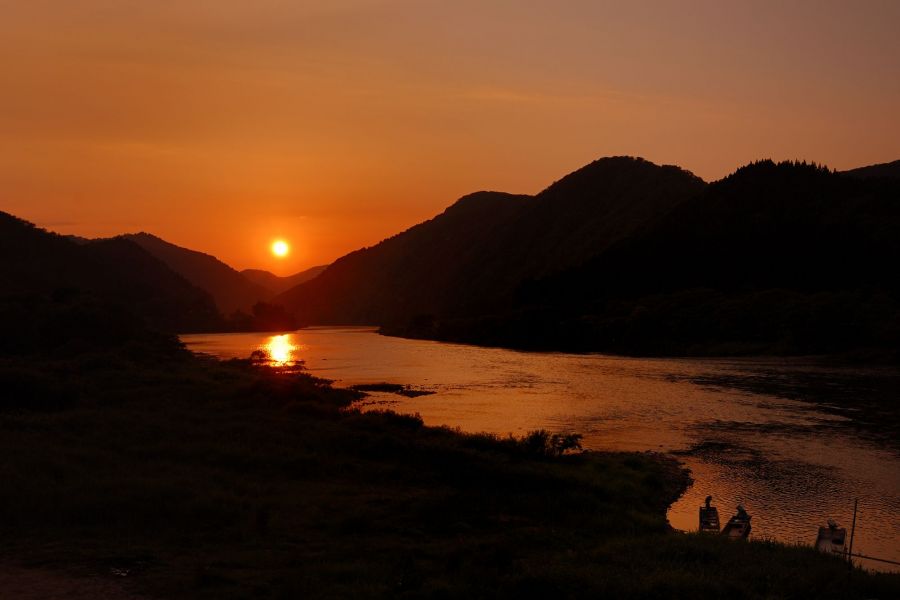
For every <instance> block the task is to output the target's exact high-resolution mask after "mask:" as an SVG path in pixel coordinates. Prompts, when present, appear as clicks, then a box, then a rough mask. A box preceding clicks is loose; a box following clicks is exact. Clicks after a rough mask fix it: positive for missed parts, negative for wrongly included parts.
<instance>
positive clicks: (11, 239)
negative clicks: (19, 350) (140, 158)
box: [0, 212, 223, 339]
mask: <svg viewBox="0 0 900 600" xmlns="http://www.w3.org/2000/svg"><path fill="white" fill-rule="evenodd" d="M0 290H2V292H0V305H2V307H3V308H2V311H0V312H2V316H0V321H2V322H3V323H4V324H5V325H4V327H5V328H6V333H7V335H9V332H10V331H11V330H13V329H15V330H21V331H27V328H28V327H34V328H38V329H35V330H33V331H32V333H31V335H33V336H34V337H35V338H36V339H39V338H40V337H41V336H42V335H44V334H43V333H41V331H42V330H40V331H39V329H40V328H42V327H47V326H48V325H49V322H48V323H41V322H38V321H33V320H31V319H32V317H33V316H34V315H36V314H38V313H40V314H51V313H52V314H56V315H62V314H64V313H65V310H68V309H67V308H66V307H67V306H68V307H71V308H72V310H73V311H75V312H72V313H71V314H79V315H81V316H80V317H79V318H80V319H82V320H84V319H86V318H88V317H89V316H90V315H93V316H91V317H90V318H92V319H95V320H96V322H97V323H98V325H97V329H98V330H101V331H99V332H98V334H97V335H102V334H103V331H102V329H103V328H104V327H106V326H107V325H109V323H111V321H110V322H107V321H105V317H104V313H108V314H113V313H116V314H118V312H120V309H121V311H124V312H127V313H130V314H132V315H134V316H136V317H138V318H140V319H142V320H143V321H145V322H146V323H147V324H148V325H150V326H151V327H153V328H155V329H158V330H162V331H168V332H179V331H198V330H199V331H203V330H205V331H209V330H215V329H219V328H221V327H222V326H223V321H222V317H221V315H220V314H219V313H218V311H217V310H216V307H215V305H214V303H213V301H212V298H211V297H210V295H209V294H208V293H207V292H205V291H204V290H201V289H199V288H197V287H195V286H193V285H191V284H190V283H189V282H188V281H186V280H185V279H184V278H183V277H181V276H180V275H178V274H176V273H174V272H173V271H172V270H171V269H169V268H168V267H167V266H166V265H165V264H164V263H162V262H161V261H159V260H158V259H156V258H155V257H153V256H151V255H150V254H149V253H148V252H146V251H145V250H143V249H142V248H141V247H140V246H138V245H137V244H134V243H133V242H131V241H129V240H127V239H121V238H119V239H111V240H96V241H86V242H80V243H75V242H73V241H71V240H69V239H66V238H65V237H63V236H60V235H57V234H54V233H50V232H48V231H45V230H43V229H40V228H38V227H35V226H34V225H33V224H31V223H29V222H27V221H24V220H22V219H19V218H17V217H14V216H12V215H10V214H8V213H4V212H0ZM78 307H80V308H78ZM76 308H77V309H78V310H75V309H76ZM35 311H37V312H35ZM61 311H62V312H61ZM78 311H82V312H78ZM123 314H124V313H123ZM16 315H19V316H16ZM35 318H36V317H35ZM59 318H60V319H62V317H59ZM116 319H118V321H117V322H119V323H120V324H121V323H122V322H123V319H125V320H126V321H127V319H128V317H124V316H123V317H116ZM104 323H106V325H104ZM57 325H58V326H59V328H60V330H59V332H58V333H59V335H62V331H63V330H64V329H65V328H71V327H73V326H86V324H85V323H81V324H78V323H73V322H71V321H68V322H67V321H65V320H59V321H57ZM22 328H25V329H22ZM107 333H108V334H109V335H112V332H107ZM23 335H24V334H23ZM48 335H52V332H50V333H48Z"/></svg>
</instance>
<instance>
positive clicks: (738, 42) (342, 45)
mask: <svg viewBox="0 0 900 600" xmlns="http://www.w3.org/2000/svg"><path fill="white" fill-rule="evenodd" d="M786 5H789V6H786ZM898 31H900V2H897V1H895V0H857V1H856V2H849V1H848V2H837V1H829V0H815V1H813V0H807V1H802V0H798V1H792V2H783V1H778V2H774V1H773V2H769V1H759V0H757V1H746V2H737V1H735V2H728V1H727V0H717V1H712V0H709V1H699V0H698V1H679V2H676V1H663V0H660V1H657V2H649V1H647V2H624V1H623V2H602V1H599V0H555V1H543V0H532V1H528V0H497V1H494V0H453V1H452V2H451V1H439V0H319V1H314V0H307V1H304V0H293V1H287V0H252V1H250V0H247V1H243V0H242V1H238V0H143V1H135V0H78V1H74V0H27V1H24V0H0V81H2V87H0V209H2V210H5V211H8V212H12V213H14V214H16V215H18V216H21V217H23V218H26V219H29V220H32V221H34V222H36V223H38V224H39V225H41V226H44V227H47V228H49V229H53V230H56V231H60V232H63V233H75V234H79V235H84V236H105V235H113V234H116V233H121V232H129V231H139V230H145V231H149V232H151V233H155V234H157V235H160V236H161V237H164V238H165V239H168V240H170V241H172V242H174V243H177V244H180V245H184V246H188V247H191V248H195V249H198V250H202V251H205V252H209V253H212V254H215V255H216V256H218V257H220V258H221V259H223V260H225V261H226V262H228V263H229V264H231V265H233V266H235V267H237V268H246V267H260V268H267V269H270V270H273V271H275V272H277V273H280V274H289V273H292V272H295V271H298V270H300V269H303V268H306V267H308V266H311V265H314V264H321V263H326V262H329V261H331V260H333V259H334V258H336V257H338V256H340V255H341V254H344V253H346V252H347V251H350V250H353V249H356V248H358V247H361V246H366V245H371V244H374V243H376V242H378V241H379V240H381V239H382V238H384V237H386V236H388V235H391V234H393V233H396V232H398V231H400V230H402V229H404V228H405V227H408V226H409V225H412V224H414V223H416V222H419V221H421V220H423V219H426V218H428V217H430V216H432V215H434V214H435V213H437V212H439V211H440V210H442V209H443V208H444V207H446V206H447V205H448V204H450V203H451V202H452V201H453V200H454V199H456V198H457V197H459V196H461V195H463V194H465V193H468V192H471V191H475V190H478V189H497V190H504V191H511V192H537V191H539V190H540V189H541V188H542V187H544V186H545V185H547V184H549V183H550V182H551V181H553V180H554V179H556V178H558V177H560V176H562V175H563V174H565V173H566V172H568V171H571V170H573V169H575V168H577V167H579V166H581V165H583V164H585V163H587V162H589V161H591V160H593V159H595V158H598V157H600V156H606V155H612V154H633V155H640V156H644V157H646V158H648V159H650V160H653V161H656V162H662V163H677V164H680V165H682V166H684V167H685V168H687V169H690V170H692V171H694V172H695V173H697V174H698V175H700V176H702V177H704V178H706V179H714V178H718V177H721V176H722V175H725V174H727V173H728V172H729V171H731V170H733V168H735V167H736V166H738V165H740V164H742V163H746V162H748V161H750V160H754V159H758V158H763V157H772V158H776V159H783V158H806V159H810V160H816V161H819V162H824V163H827V164H829V165H831V166H832V167H836V168H841V169H843V168H850V167H855V166H860V165H864V164H870V163H876V162H885V161H889V160H895V159H898V158H900V113H898V108H900V35H898V34H897V32H898ZM276 237H281V238H284V239H286V240H289V241H290V242H291V243H292V245H293V249H294V251H293V252H292V254H291V256H290V257H289V258H288V259H285V260H283V261H277V260H275V259H274V258H272V256H271V254H270V252H269V244H270V243H271V241H272V240H273V239H274V238H276Z"/></svg>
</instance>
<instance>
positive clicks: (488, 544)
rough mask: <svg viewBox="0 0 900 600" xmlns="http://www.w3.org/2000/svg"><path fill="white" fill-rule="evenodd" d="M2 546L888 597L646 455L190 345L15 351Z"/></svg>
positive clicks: (152, 564) (390, 572)
mask: <svg viewBox="0 0 900 600" xmlns="http://www.w3.org/2000/svg"><path fill="white" fill-rule="evenodd" d="M0 377H2V383H3V388H4V390H5V391H6V392H7V393H6V394H5V395H4V401H3V404H2V410H0V429H2V435H0V456H2V457H3V459H2V461H0V471H2V475H3V481H4V485H3V486H2V487H0V509H2V514H4V515H6V518H4V519H3V520H2V521H0V536H2V539H3V540H4V544H3V547H2V550H0V563H2V564H8V565H13V566H14V567H15V568H16V569H26V570H27V569H29V568H39V569H40V570H41V572H54V573H61V574H65V575H66V576H71V577H85V578H89V579H90V580H91V581H100V582H103V581H114V582H116V585H117V586H119V587H121V588H122V589H123V590H124V592H126V593H129V594H133V595H135V596H138V597H159V598H217V599H218V598H246V597H263V598H282V597H283V598H289V597H346V596H350V595H353V596H359V597H383V596H400V597H426V596H427V597H433V596H444V597H484V596H492V597H513V596H517V597H547V596H550V595H554V596H557V597H562V598H565V597H588V596H592V597H596V596H602V595H608V596H613V597H653V596H656V597H659V596H673V595H674V596H679V595H680V596H692V597H699V598H703V597H709V598H714V597H721V596H722V595H726V594H728V595H732V596H735V597H765V596H795V597H799V596H810V595H816V596H820V597H841V598H848V597H849V598H854V597H882V598H888V597H896V596H897V594H898V592H900V577H897V576H891V575H868V574H864V573H861V572H856V573H853V574H852V576H850V577H848V575H847V572H846V570H845V568H842V567H841V564H840V563H839V561H837V560H836V559H832V558H831V557H826V556H822V555H819V554H816V553H814V552H813V551H811V550H809V549H803V548H790V547H785V546H780V545H775V544H762V543H752V544H726V543H723V542H722V541H721V540H719V539H711V538H699V537H697V536H692V535H681V534H673V533H671V532H670V530H669V528H668V526H667V524H666V521H665V509H666V507H667V506H668V504H669V503H671V502H672V501H673V500H674V499H675V498H677V497H678V495H679V494H680V493H681V492H682V490H683V489H684V487H685V485H686V483H687V482H686V479H685V476H684V473H683V472H682V471H681V470H680V469H679V468H678V467H677V465H676V464H675V463H674V462H673V461H672V460H671V459H665V458H661V457H660V456H658V455H652V454H634V453H593V452H592V453H585V454H567V455H564V456H556V454H557V453H556V452H554V451H553V449H552V448H551V447H548V446H547V445H546V444H537V443H535V442H534V440H532V441H530V442H527V443H526V442H523V441H515V440H509V439H501V438H497V437H494V436H489V435H463V434H460V433H459V432H455V431H452V430H449V429H446V428H432V427H426V426H424V425H423V424H422V422H421V420H420V419H418V418H416V417H408V416H399V415H395V414H391V413H366V414H360V413H358V412H356V411H355V410H353V409H352V403H353V401H354V400H355V399H356V398H357V397H358V395H357V394H356V393H354V392H352V391H349V390H339V389H335V388H331V387H330V386H329V385H327V383H326V382H324V381H322V380H317V379H315V378H313V377H310V376H309V375H306V374H303V373H297V372H284V371H279V370H273V369H265V368H262V369H261V368H258V367H254V366H252V365H250V364H249V363H248V362H245V361H230V362H217V361H212V360H199V359H196V358H194V357H191V356H184V355H180V356H170V357H158V358H155V359H154V360H153V361H147V360H143V359H141V360H135V359H130V358H128V357H127V356H124V355H122V354H121V353H117V354H116V355H114V356H112V355H90V356H80V357H78V358H74V359H69V360H58V359H45V360H41V361H23V360H18V359H17V360H5V361H4V362H3V363H2V365H0Z"/></svg>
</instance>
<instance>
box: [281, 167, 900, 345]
mask: <svg viewBox="0 0 900 600" xmlns="http://www.w3.org/2000/svg"><path fill="white" fill-rule="evenodd" d="M873 169H874V170H873V171H871V173H875V172H878V173H884V172H885V168H884V166H882V165H879V166H877V168H873ZM898 186H900V183H898V182H897V181H896V180H893V179H891V178H889V177H884V176H881V175H877V176H874V175H873V176H871V177H870V176H868V175H867V176H861V175H860V173H859V172H851V173H835V172H832V171H830V170H828V169H826V168H824V167H820V166H817V165H814V164H806V163H800V162H787V163H777V164H776V163H774V162H772V161H760V162H757V163H753V164H750V165H747V166H745V167H742V168H740V169H738V170H737V171H736V172H735V173H733V174H732V175H730V176H728V177H726V178H724V179H722V180H720V181H717V182H715V183H713V184H706V183H704V182H703V181H701V180H700V179H698V178H696V177H695V176H693V175H691V174H690V173H688V172H686V171H683V170H681V169H679V168H677V167H660V166H657V165H654V164H652V163H649V162H647V161H644V160H641V159H635V158H626V157H615V158H608V159H601V160H599V161H596V162H594V163H592V164H590V165H588V166H586V167H584V168H582V169H579V170H578V171H575V172H574V173H572V174H570V175H568V176H566V177H564V178H563V179H561V180H560V181H558V182H556V183H554V184H553V185H551V186H550V187H548V188H547V189H546V190H544V191H543V192H541V193H540V194H537V195H536V196H516V195H511V194H504V193H499V192H479V193H476V194H472V195H470V196H466V197H464V198H462V199H460V200H459V201H458V202H457V203H455V204H454V205H453V206H451V207H450V208H448V209H447V210H446V211H444V213H442V214H441V215H438V216H437V217H435V218H433V219H431V220H430V221H426V222H425V223H422V224H420V225H417V226H415V227H412V228H410V229H409V230H407V231H405V232H403V233H401V234H398V235H396V236H394V237H392V238H389V239H387V240H385V241H383V242H381V243H380V244H377V245H375V246H373V247H371V248H365V249H362V250H358V251H356V252H354V253H351V254H349V255H347V256H345V257H343V258H341V259H339V260H337V261H335V263H334V264H333V265H331V266H330V267H329V268H328V269H326V270H325V271H324V272H323V273H322V274H321V275H320V276H319V277H317V278H316V279H314V280H312V281H309V282H307V283H305V284H301V285H299V286H297V287H295V288H293V289H291V290H289V291H287V292H286V293H284V294H282V295H281V296H279V297H278V298H277V301H278V302H280V303H283V304H285V305H286V306H288V307H289V308H291V309H293V310H294V311H295V312H296V314H298V315H299V316H300V318H301V319H302V320H303V321H304V322H309V323H334V324H339V323H346V324H353V323H369V324H375V325H381V326H382V327H383V329H384V330H385V331H387V332H389V333H396V334H400V335H408V336H414V337H429V338H435V339H443V340H449V341H460V342H472V343H479V344H488V345H503V346H511V347H520V348H530V349H569V350H601V351H615V352H626V353H632V354H648V353H649V354H708V353H725V354H734V353H750V352H775V353H805V352H809V353H816V352H839V351H845V350H847V349H853V348H861V347H878V348H889V347H891V345H892V344H896V342H897V341H898V340H900V311H898V306H900V303H898V277H897V275H896V274H895V273H894V271H895V269H893V268H891V267H890V266H889V265H896V264H898V260H900V241H898V240H900V235H898V233H900V187H898Z"/></svg>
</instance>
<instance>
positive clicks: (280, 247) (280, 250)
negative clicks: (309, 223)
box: [272, 240, 291, 258]
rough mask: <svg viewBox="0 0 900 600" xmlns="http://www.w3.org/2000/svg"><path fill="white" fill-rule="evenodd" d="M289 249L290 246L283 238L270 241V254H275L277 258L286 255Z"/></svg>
mask: <svg viewBox="0 0 900 600" xmlns="http://www.w3.org/2000/svg"><path fill="white" fill-rule="evenodd" d="M290 251H291V247H290V246H288V243H287V242H285V241H284V240H275V241H274V242H272V254H274V255H275V256H277V257H278V258H282V257H285V256H287V255H288V252H290Z"/></svg>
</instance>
